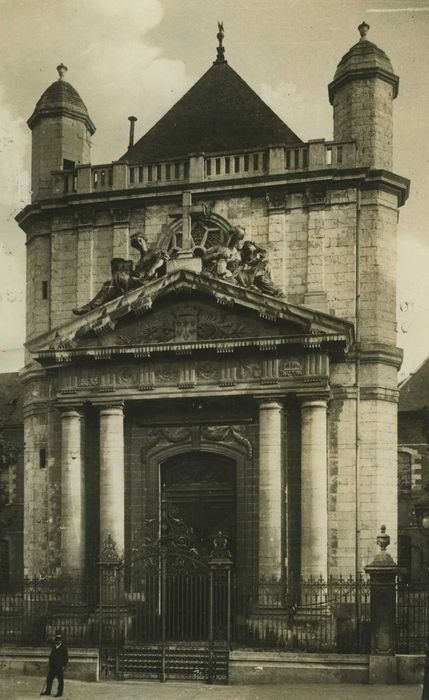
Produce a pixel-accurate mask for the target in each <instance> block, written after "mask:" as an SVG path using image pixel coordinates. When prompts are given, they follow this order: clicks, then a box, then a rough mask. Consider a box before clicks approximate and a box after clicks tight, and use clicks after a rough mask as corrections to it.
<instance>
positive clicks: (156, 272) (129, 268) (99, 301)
mask: <svg viewBox="0 0 429 700" xmlns="http://www.w3.org/2000/svg"><path fill="white" fill-rule="evenodd" d="M130 242H131V245H132V247H133V248H136V249H137V250H138V251H139V252H140V260H139V261H138V262H137V263H136V266H135V267H134V263H133V261H132V260H125V259H124V258H112V260H111V262H110V267H111V272H112V278H111V279H110V280H107V282H105V283H104V284H103V286H102V287H101V289H100V290H99V292H97V294H96V295H95V297H94V298H93V299H91V300H90V301H89V302H88V303H87V304H84V305H83V306H80V307H79V308H76V309H73V313H74V314H76V316H82V315H83V314H86V313H88V311H92V310H93V309H97V308H98V307H99V306H102V305H103V304H106V303H107V302H108V301H112V300H113V299H116V298H117V297H119V296H121V295H122V294H125V293H126V292H129V291H131V290H132V289H137V288H138V287H141V286H142V285H143V284H146V282H150V281H151V280H152V279H155V278H156V277H162V275H164V274H165V263H166V261H167V260H168V259H169V257H168V255H167V253H165V252H164V251H163V250H159V249H158V250H152V251H149V247H148V242H147V238H146V236H145V235H144V234H142V233H136V234H134V235H133V236H132V237H131V241H130Z"/></svg>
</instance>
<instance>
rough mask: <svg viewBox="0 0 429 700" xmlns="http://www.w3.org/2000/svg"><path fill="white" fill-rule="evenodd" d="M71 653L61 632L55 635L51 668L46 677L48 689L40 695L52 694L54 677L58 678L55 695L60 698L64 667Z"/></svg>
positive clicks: (62, 687) (50, 658)
mask: <svg viewBox="0 0 429 700" xmlns="http://www.w3.org/2000/svg"><path fill="white" fill-rule="evenodd" d="M68 660H69V655H68V651H67V647H65V646H64V644H63V640H62V638H61V635H60V634H56V635H55V643H54V645H53V647H52V651H51V654H50V656H49V670H48V675H47V677H46V689H45V690H44V691H43V692H42V693H40V695H50V694H51V689H52V683H53V681H54V678H57V680H58V690H57V694H56V695H55V697H56V698H60V697H61V696H62V694H63V689H64V669H65V667H66V666H67V663H68Z"/></svg>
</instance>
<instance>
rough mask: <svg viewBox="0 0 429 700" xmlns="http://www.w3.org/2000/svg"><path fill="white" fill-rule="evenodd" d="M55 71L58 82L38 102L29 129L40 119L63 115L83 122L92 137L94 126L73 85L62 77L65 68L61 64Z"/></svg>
mask: <svg viewBox="0 0 429 700" xmlns="http://www.w3.org/2000/svg"><path fill="white" fill-rule="evenodd" d="M57 71H58V74H59V78H58V80H56V81H55V82H54V83H52V85H50V86H49V87H48V88H47V89H46V90H45V92H44V93H43V95H42V96H41V98H40V99H39V100H38V102H37V104H36V106H35V108H34V112H33V114H32V115H31V117H30V119H29V120H28V122H27V124H28V126H29V127H30V129H33V127H34V126H35V125H36V124H37V122H38V121H39V119H41V118H42V117H55V116H58V115H65V116H69V117H71V118H72V119H80V120H81V121H83V122H85V124H86V127H87V129H88V131H89V132H90V134H91V135H92V134H93V133H94V131H95V126H94V124H93V122H92V120H91V118H90V116H89V114H88V110H87V108H86V107H85V104H84V102H83V100H82V98H81V97H80V95H79V93H78V92H77V91H76V90H75V89H74V87H73V85H70V83H67V82H66V81H65V80H64V75H65V74H66V72H67V68H66V66H64V65H63V64H62V63H61V64H60V65H59V66H57Z"/></svg>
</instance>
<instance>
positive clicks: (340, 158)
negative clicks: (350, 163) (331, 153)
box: [337, 146, 343, 164]
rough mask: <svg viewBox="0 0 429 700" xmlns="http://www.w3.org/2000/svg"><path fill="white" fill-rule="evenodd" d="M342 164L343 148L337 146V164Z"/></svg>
mask: <svg viewBox="0 0 429 700" xmlns="http://www.w3.org/2000/svg"><path fill="white" fill-rule="evenodd" d="M342 162H343V147H342V146H337V163H340V164H341V163H342Z"/></svg>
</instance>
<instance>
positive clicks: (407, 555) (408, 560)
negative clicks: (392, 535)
mask: <svg viewBox="0 0 429 700" xmlns="http://www.w3.org/2000/svg"><path fill="white" fill-rule="evenodd" d="M398 566H400V567H402V568H404V569H406V572H407V573H406V576H405V579H406V580H408V581H409V579H410V575H411V567H412V548H411V537H409V536H408V535H399V538H398Z"/></svg>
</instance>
